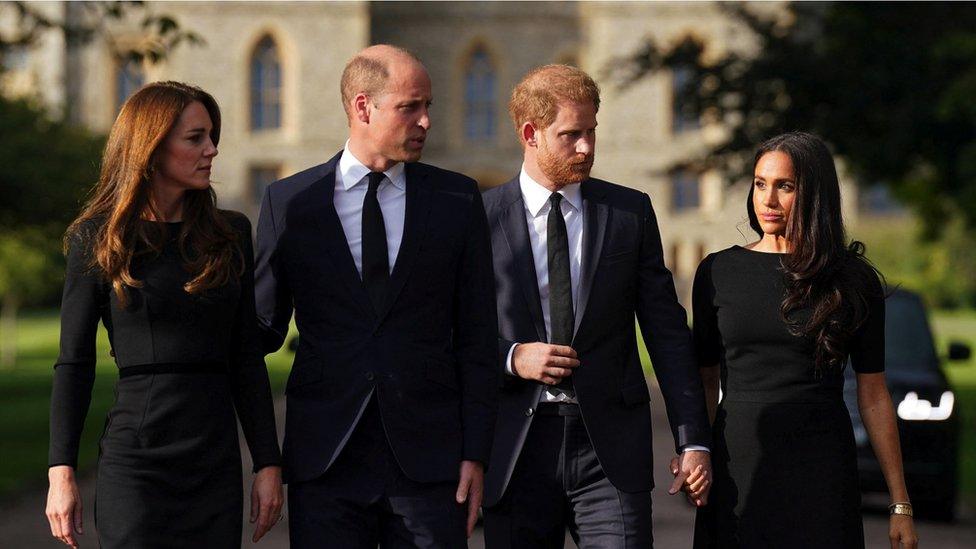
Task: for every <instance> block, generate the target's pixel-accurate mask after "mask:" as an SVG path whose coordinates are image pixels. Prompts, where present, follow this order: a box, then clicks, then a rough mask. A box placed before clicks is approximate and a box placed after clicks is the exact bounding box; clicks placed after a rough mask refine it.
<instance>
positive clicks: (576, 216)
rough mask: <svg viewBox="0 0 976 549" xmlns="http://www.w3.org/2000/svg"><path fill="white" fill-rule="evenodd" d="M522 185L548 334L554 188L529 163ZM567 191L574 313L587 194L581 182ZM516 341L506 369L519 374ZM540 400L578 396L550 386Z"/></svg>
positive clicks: (564, 192)
mask: <svg viewBox="0 0 976 549" xmlns="http://www.w3.org/2000/svg"><path fill="white" fill-rule="evenodd" d="M519 186H520V187H521V189H522V201H523V202H524V203H525V221H526V224H527V225H528V227H529V243H530V244H531V246H532V258H533V260H534V261H535V274H536V278H537V280H536V282H538V284H539V298H540V299H541V301H542V318H543V320H544V321H545V324H546V334H547V336H548V334H551V333H552V324H551V322H550V319H549V241H548V239H547V237H546V230H547V228H548V222H549V210H551V209H552V205H551V203H550V202H549V197H550V196H551V195H552V191H550V190H549V189H547V188H545V187H543V186H542V185H540V184H539V183H538V182H536V181H535V180H534V179H532V178H531V177H529V174H527V173H525V167H523V168H522V171H521V173H519ZM558 192H559V194H561V195H563V200H561V201H560V203H559V205H560V209H561V211H562V214H563V220H564V221H565V222H566V236H567V237H568V239H569V280H570V283H571V285H572V288H573V314H574V315H576V316H578V315H580V314H582V312H581V311H580V310H579V306H578V305H579V285H580V267H581V265H582V263H583V196H582V195H581V194H580V184H579V183H574V184H572V185H566V186H565V187H563V188H562V189H559V191H558ZM516 346H518V344H517V343H516V344H515V345H512V348H511V349H509V351H508V359H507V360H506V362H505V370H506V371H507V372H508V373H509V375H515V372H514V370H513V369H512V356H513V353H514V352H515V347H516ZM540 402H572V403H575V402H576V399H575V398H573V397H571V396H569V394H567V393H565V392H563V391H560V390H558V389H555V388H547V389H546V390H545V391H544V392H543V393H542V397H541V398H540Z"/></svg>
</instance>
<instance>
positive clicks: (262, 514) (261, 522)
mask: <svg viewBox="0 0 976 549" xmlns="http://www.w3.org/2000/svg"><path fill="white" fill-rule="evenodd" d="M260 508H261V510H260V511H259V512H258V519H257V526H255V527H254V537H253V538H251V541H254V542H257V541H258V540H259V539H261V537H262V536H264V534H266V533H267V532H268V530H269V529H270V528H271V506H270V505H261V506H260Z"/></svg>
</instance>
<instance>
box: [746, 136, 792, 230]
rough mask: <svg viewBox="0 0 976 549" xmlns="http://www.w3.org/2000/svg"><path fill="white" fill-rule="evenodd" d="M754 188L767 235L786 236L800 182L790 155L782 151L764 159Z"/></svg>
mask: <svg viewBox="0 0 976 549" xmlns="http://www.w3.org/2000/svg"><path fill="white" fill-rule="evenodd" d="M752 187H753V188H752V208H753V210H754V211H755V212H756V219H758V220H759V226H760V227H762V231H763V233H765V234H769V235H775V236H785V235H786V224H787V222H788V221H789V219H790V212H791V211H792V210H793V201H794V200H796V180H795V179H794V174H793V161H792V160H790V157H789V155H787V154H786V153H784V152H781V151H771V152H768V153H766V154H764V155H762V157H760V158H759V161H758V162H756V173H755V176H754V177H753V180H752Z"/></svg>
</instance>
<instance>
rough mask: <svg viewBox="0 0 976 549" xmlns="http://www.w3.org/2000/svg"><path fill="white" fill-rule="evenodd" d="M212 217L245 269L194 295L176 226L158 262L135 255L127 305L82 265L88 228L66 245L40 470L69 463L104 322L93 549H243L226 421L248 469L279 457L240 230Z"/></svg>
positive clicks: (245, 236) (236, 218) (247, 243)
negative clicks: (105, 375)
mask: <svg viewBox="0 0 976 549" xmlns="http://www.w3.org/2000/svg"><path fill="white" fill-rule="evenodd" d="M222 215H227V216H229V219H230V220H231V221H232V224H233V225H234V227H235V229H236V230H237V232H238V234H239V236H240V243H241V249H242V252H243V255H244V257H243V260H244V264H245V269H244V272H243V274H242V275H241V276H240V278H239V279H234V280H232V281H231V282H230V283H228V284H225V285H224V286H222V287H219V288H216V289H214V290H208V291H205V292H203V293H201V294H195V295H190V294H188V293H186V292H185V291H184V290H183V285H184V284H185V283H186V282H187V281H188V280H189V279H190V274H189V273H187V272H186V271H185V270H184V268H183V267H182V260H181V256H180V251H179V246H178V243H177V238H178V235H179V232H180V228H181V224H180V223H167V224H164V223H159V224H154V225H155V227H156V229H157V230H161V231H164V232H165V233H166V235H167V243H166V245H165V247H164V248H163V250H162V251H161V253H158V254H157V253H153V252H147V253H145V254H142V255H139V256H137V258H135V259H134V260H133V267H132V272H133V275H134V277H135V278H136V279H137V280H140V281H142V282H143V286H142V287H141V288H136V289H130V291H129V296H130V299H129V303H128V304H127V305H126V306H125V307H121V306H120V304H119V302H118V300H117V299H116V296H115V293H114V292H113V291H111V289H110V288H109V286H108V285H107V284H106V283H105V282H104V281H103V279H102V277H101V276H99V275H98V274H97V273H95V272H93V270H92V269H91V268H90V267H89V259H90V257H91V249H92V238H93V235H94V233H95V230H96V229H97V226H96V225H95V224H94V223H86V224H85V225H84V226H83V227H82V228H81V230H80V231H79V233H78V234H76V235H74V238H73V239H72V240H71V242H70V246H69V250H68V257H67V259H68V268H67V274H66V278H65V285H64V297H63V299H62V303H61V352H60V356H59V357H58V363H57V364H56V365H55V370H54V388H53V393H52V398H51V446H50V455H49V464H50V465H52V466H53V465H62V464H64V465H70V466H72V467H74V466H75V465H76V463H77V456H78V443H79V439H80V436H81V429H82V426H83V424H84V419H85V415H86V414H87V412H88V405H89V401H90V399H91V389H92V382H93V380H94V375H95V334H96V330H97V325H98V322H99V320H101V321H102V322H103V323H104V325H105V327H106V328H107V330H108V333H109V340H110V342H111V344H112V349H113V354H114V356H115V361H116V363H117V365H118V367H119V381H118V384H117V385H116V400H115V404H114V406H113V407H112V409H111V411H110V412H109V415H108V418H107V419H106V423H105V431H104V434H103V436H102V439H101V442H100V447H99V450H100V452H99V460H98V471H97V480H96V495H95V522H96V526H97V529H98V537H99V542H100V544H101V546H102V547H120V548H121V547H126V548H133V547H228V548H229V547H240V545H241V532H242V526H243V524H242V514H243V494H242V478H241V456H240V450H239V442H238V439H237V421H236V418H240V421H241V425H242V427H243V430H244V434H245V437H246V438H247V442H248V446H249V448H250V452H251V456H252V458H253V461H254V470H255V471H256V470H258V469H260V468H261V467H264V466H267V465H276V464H278V463H279V461H280V456H279V449H278V441H277V435H276V432H275V420H274V411H273V407H272V398H271V391H270V387H269V384H268V375H267V370H266V369H265V364H264V358H263V354H262V353H261V350H260V344H259V334H258V331H257V324H256V322H257V320H256V316H255V307H254V289H253V286H254V283H253V255H252V254H253V253H252V247H251V229H250V224H249V223H248V221H247V218H245V217H244V216H243V215H241V214H236V213H232V212H222ZM146 223H149V222H146ZM235 411H236V417H235Z"/></svg>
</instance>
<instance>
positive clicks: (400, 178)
mask: <svg viewBox="0 0 976 549" xmlns="http://www.w3.org/2000/svg"><path fill="white" fill-rule="evenodd" d="M371 171H372V170H370V169H369V168H367V167H366V166H365V165H364V164H363V163H362V162H360V161H359V159H358V158H356V157H355V156H354V155H353V154H352V152H351V151H350V150H349V141H346V145H345V147H343V149H342V156H340V157H339V167H338V173H339V183H340V184H341V185H342V188H343V189H344V190H347V191H348V190H349V189H351V188H353V187H355V186H356V185H358V184H360V183H362V182H363V181H365V180H366V176H367V175H369V172H371ZM383 174H384V175H386V177H387V179H389V180H390V181H391V182H392V183H393V186H394V187H396V188H398V189H400V190H401V191H402V190H404V189H405V188H406V187H407V176H406V174H405V173H404V166H403V162H397V163H396V164H394V165H393V166H391V167H390V169H388V170H386V171H385V172H383Z"/></svg>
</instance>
